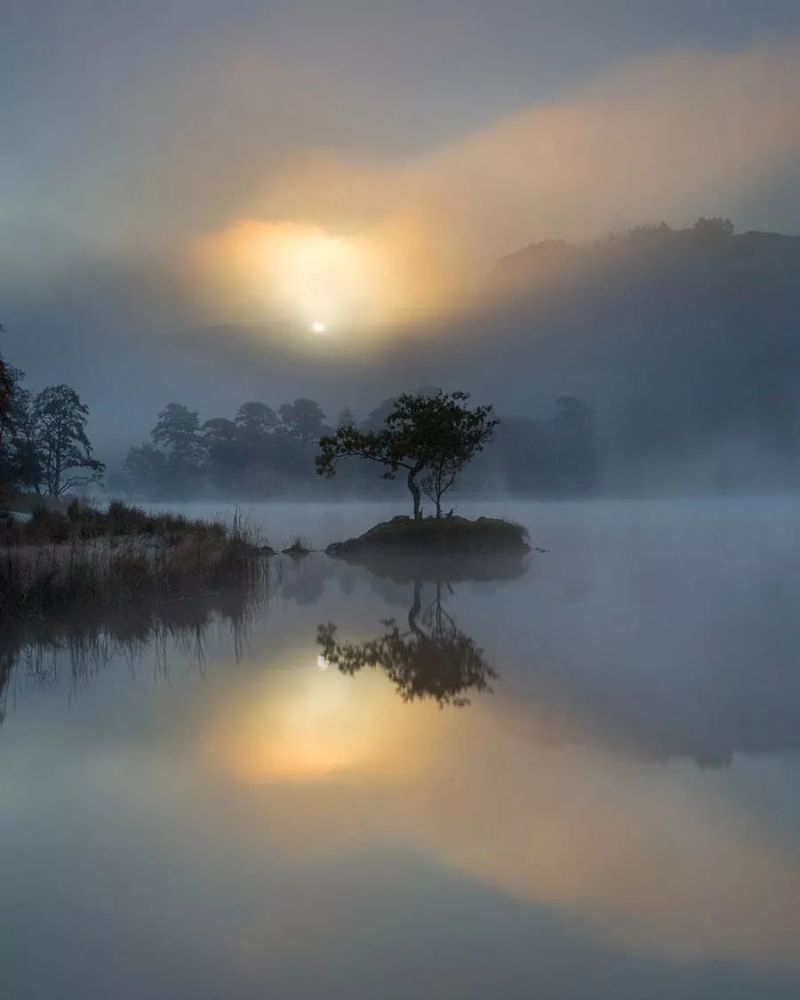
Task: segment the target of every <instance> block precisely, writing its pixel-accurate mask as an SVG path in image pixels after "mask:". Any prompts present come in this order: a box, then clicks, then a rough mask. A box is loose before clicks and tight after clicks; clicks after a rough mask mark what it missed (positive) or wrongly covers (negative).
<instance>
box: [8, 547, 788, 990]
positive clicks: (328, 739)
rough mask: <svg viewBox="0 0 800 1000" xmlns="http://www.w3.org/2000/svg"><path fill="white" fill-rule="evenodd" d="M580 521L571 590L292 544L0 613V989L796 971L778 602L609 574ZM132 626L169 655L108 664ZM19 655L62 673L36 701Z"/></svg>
mask: <svg viewBox="0 0 800 1000" xmlns="http://www.w3.org/2000/svg"><path fill="white" fill-rule="evenodd" d="M593 537H595V538H596V540H597V544H598V545H599V544H600V539H603V538H605V533H598V534H597V535H596V536H593ZM612 541H613V545H612V544H609V547H608V550H604V551H603V558H602V559H601V558H597V559H596V560H594V561H593V564H592V571H593V574H594V577H593V580H594V583H593V586H592V587H591V588H586V587H581V586H579V585H580V584H581V583H582V581H584V580H585V577H586V574H584V573H582V572H581V567H580V562H579V559H578V558H577V557H575V558H572V557H570V558H568V559H567V558H563V557H561V556H559V557H558V558H559V559H561V562H560V563H556V562H555V557H548V559H549V561H548V559H543V560H542V561H540V562H536V561H535V560H534V562H533V564H532V566H531V567H530V569H529V571H528V572H526V573H525V575H524V576H522V575H521V573H520V567H508V566H506V567H504V568H503V567H500V570H501V571H500V572H499V576H498V578H494V579H487V573H488V570H487V569H486V567H485V566H484V567H483V568H480V567H479V569H480V572H475V568H474V567H469V566H468V565H464V564H463V563H462V564H461V565H454V566H448V567H447V572H445V571H444V569H443V568H442V567H441V565H438V566H431V565H428V566H425V565H424V564H423V565H420V564H416V565H412V564H397V563H396V562H395V563H393V564H392V565H391V566H390V567H388V568H387V567H381V566H375V565H372V566H369V567H360V566H353V565H347V564H342V563H337V562H335V561H333V560H330V559H327V558H325V557H324V556H321V555H314V556H311V557H309V558H308V559H306V560H303V561H302V562H292V561H291V560H288V559H286V560H280V561H277V562H276V564H275V566H274V572H273V575H272V582H271V587H270V590H269V592H268V593H264V594H262V595H260V596H258V599H257V600H256V599H255V598H254V597H252V596H247V595H245V594H241V593H230V594H218V595H204V596H200V597H198V598H197V600H196V601H194V602H181V603H180V604H179V605H177V606H176V607H175V608H172V609H169V610H168V609H150V611H148V610H147V609H142V610H141V611H139V612H137V613H136V614H135V615H131V614H127V615H125V616H123V619H122V620H119V621H116V622H115V621H113V620H107V621H105V622H102V623H98V622H95V623H88V624H89V625H90V627H89V629H88V631H87V630H86V629H85V628H84V626H85V625H86V624H87V623H86V622H83V623H81V622H77V621H73V622H71V623H61V624H58V623H53V624H51V625H48V626H46V627H45V625H43V624H42V623H35V624H31V625H30V626H28V627H27V630H26V631H19V632H18V633H17V634H16V635H14V636H9V635H8V634H7V633H4V635H3V640H4V641H5V640H9V641H8V642H7V643H6V646H5V653H4V656H3V657H2V658H0V686H3V685H4V686H5V688H6V690H7V691H9V690H13V689H15V685H16V682H15V679H14V678H15V676H17V677H20V678H24V677H31V678H32V680H35V681H36V684H37V690H36V696H35V697H31V698H29V699H26V700H25V702H24V705H23V703H22V701H21V700H20V702H19V708H20V710H19V711H16V712H14V713H10V712H9V714H8V717H7V720H6V724H5V725H4V727H3V729H2V730H1V731H0V746H1V747H2V755H3V767H2V769H0V884H2V885H3V890H4V901H6V910H7V912H8V914H9V920H8V924H9V929H8V930H6V929H5V928H4V927H2V917H0V931H2V933H0V964H1V965H2V967H3V969H4V976H5V978H6V979H7V978H8V977H9V976H10V980H11V983H12V992H11V995H12V996H14V995H26V996H27V995H30V996H34V997H39V996H41V997H49V996H59V995H62V994H65V993H74V992H76V990H78V986H77V984H79V983H82V982H84V981H85V970H86V969H87V968H89V967H91V968H92V969H94V970H96V974H97V984H98V985H97V988H96V989H95V988H94V986H93V985H92V984H89V986H88V988H86V989H85V990H84V993H83V995H85V996H86V997H87V1000H99V998H100V997H106V996H115V997H116V996H119V997H123V996H134V995H136V996H140V995H148V996H153V997H158V998H161V997H166V996H174V995H177V994H180V995H187V996H188V995H191V996H197V997H201V998H202V1000H211V997H213V996H222V995H225V996H226V997H230V998H231V1000H249V998H250V997H253V996H261V995H264V993H265V991H266V992H271V993H275V995H277V996H286V997H289V996H303V997H312V996H313V997H318V996H323V995H324V996H326V997H330V998H335V1000H343V998H345V997H346V998H348V1000H353V998H358V1000H361V998H362V997H364V998H366V997H367V996H370V997H372V996H381V997H387V998H389V997H391V1000H400V998H402V997H406V996H409V995H416V996H437V997H442V998H446V1000H455V998H458V1000H464V998H467V997H469V998H470V1000H473V998H475V1000H477V998H479V997H480V998H483V997H485V996H500V995H502V996H517V995H532V994H533V993H534V992H535V993H536V994H537V995H541V996H543V997H553V998H555V997H562V996H569V997H575V998H576V1000H577V998H580V1000H590V998H591V1000H594V998H599V997H603V998H615V1000H616V998H617V997H621V996H625V997H629V998H638V997H643V996H647V997H653V998H658V1000H671V997H673V996H692V997H698V998H699V997H704V998H705V997H708V998H712V997H713V998H716V997H719V996H736V997H738V998H742V1000H744V998H746V1000H750V998H752V997H759V998H761V997H770V998H777V997H781V1000H789V998H793V997H794V996H796V995H797V985H798V982H799V981H800V959H798V950H797V944H796V942H797V936H798V934H800V846H799V845H800V810H798V808H797V805H796V804H797V802H798V801H799V800H798V795H797V766H796V764H797V762H796V757H793V756H792V755H791V754H788V753H786V752H785V748H786V747H790V746H797V745H798V743H799V742H800V708H798V705H799V704H800V702H798V700H797V699H796V698H794V697H793V692H796V691H797V682H796V679H795V678H796V672H795V671H794V670H793V669H792V668H793V666H794V661H793V660H792V661H791V662H790V660H789V656H788V654H789V652H790V651H791V649H792V648H796V644H795V643H794V642H793V639H794V638H795V637H796V634H797V633H796V623H795V621H794V619H790V618H789V616H788V615H787V616H786V618H785V621H784V619H783V617H780V616H778V615H776V612H775V607H776V605H775V602H774V600H773V599H772V598H771V599H770V600H771V603H770V604H767V603H764V602H761V603H759V593H760V590H759V587H758V586H757V581H756V584H754V583H753V579H752V577H751V578H750V579H749V580H748V579H747V578H743V577H741V576H738V577H737V576H735V575H734V574H730V573H727V572H726V573H719V574H716V575H714V577H713V579H712V578H711V577H710V576H709V577H708V578H707V582H708V586H705V585H703V584H704V581H703V579H702V578H701V577H699V576H698V574H697V573H696V572H695V568H694V567H692V566H690V567H689V568H688V570H687V571H686V574H685V575H686V577H687V580H684V579H683V578H681V579H680V580H679V581H677V582H676V585H675V587H674V589H670V590H669V591H665V589H664V588H665V585H664V582H663V574H661V573H660V570H659V567H660V566H661V565H662V564H661V563H659V561H658V559H656V558H650V557H649V558H648V565H647V569H648V574H647V576H646V577H645V578H644V579H643V580H637V581H636V585H635V586H633V585H632V584H631V583H630V580H631V574H630V572H629V568H628V567H626V566H624V567H621V565H620V560H621V557H620V556H618V562H617V563H614V561H613V558H612V557H613V554H614V553H615V552H617V553H619V551H620V550H621V547H620V545H619V544H618V540H612ZM554 548H555V546H554ZM580 549H581V551H583V550H584V549H585V546H584V545H581V546H580ZM495 569H496V568H495ZM657 570H658V571H659V577H658V580H659V582H658V587H656V588H655V589H654V590H652V591H650V590H648V580H651V579H652V578H653V577H654V575H655V573H656V571H657ZM522 571H523V572H524V571H525V567H522ZM764 572H765V573H766V571H764ZM564 580H568V581H572V580H574V581H575V583H576V586H575V587H574V588H571V589H570V591H569V593H570V595H571V602H570V603H565V602H564V600H563V594H564V587H563V586H562V584H563V582H564ZM742 581H744V582H742ZM678 582H679V583H680V586H678ZM623 584H624V586H623ZM734 584H735V585H736V586H737V587H740V588H741V598H742V599H741V600H738V601H733V600H732V592H731V588H732V587H733V586H734ZM651 586H654V585H651ZM692 587H693V588H694V589H692ZM665 593H666V594H668V596H669V597H670V601H669V602H668V603H666V604H665V602H664V601H663V599H662V598H663V597H664V595H665ZM737 593H738V591H734V592H733V596H736V594H737ZM715 595H716V596H715ZM745 596H746V597H747V598H748V600H747V601H745V600H744V597H745ZM796 596H798V595H797V590H796V587H795V588H794V589H789V590H787V596H786V599H785V604H786V607H787V608H788V606H789V604H790V603H791V601H794V598H795V597H796ZM790 598H791V601H790ZM795 603H796V602H795ZM781 607H783V605H781ZM731 608H732V609H733V610H732V611H731V610H730V609H731ZM748 609H749V610H748ZM390 616H391V620H390V622H389V623H388V624H384V625H383V626H382V627H381V626H379V625H377V623H379V622H381V621H384V622H385V621H386V619H387V618H389V617H390ZM665 617H666V618H668V619H669V622H668V627H666V626H664V625H662V622H663V621H664V619H665ZM320 621H326V622H329V623H336V624H335V625H332V624H328V625H324V626H322V627H321V628H320V629H319V631H318V632H316V633H315V628H316V626H317V623H319V622H320ZM742 629H746V630H747V631H748V632H752V639H751V640H750V643H749V644H748V643H746V642H744V641H743V636H742ZM769 636H772V644H771V645H770V646H768V645H767V644H766V642H765V639H766V638H767V637H769ZM89 638H91V642H89V641H88V639H89ZM37 643H38V645H37ZM756 646H760V648H761V649H762V660H763V659H764V657H765V656H767V659H768V660H769V663H767V664H766V665H765V664H764V663H763V662H759V663H758V664H755V663H754V664H753V665H752V667H750V666H749V665H748V664H749V663H750V659H751V654H752V652H753V650H754V649H755V648H756ZM154 647H155V648H157V649H159V648H160V650H161V651H160V652H159V654H158V655H159V657H161V658H162V659H163V660H164V662H169V663H170V664H171V666H170V675H169V678H168V680H169V683H158V684H153V685H148V684H146V683H142V680H143V678H142V675H143V674H144V671H142V670H138V667H137V671H138V675H137V676H136V677H133V676H129V672H128V670H127V669H126V668H127V666H128V664H129V660H130V656H131V655H132V654H131V650H137V649H141V650H142V652H143V653H144V651H145V650H152V649H153V648H154ZM88 650H94V652H92V654H91V656H87V651H88ZM764 650H766V653H765V652H764ZM767 654H768V655H767ZM784 654H786V655H784ZM37 657H38V658H39V659H38V661H37ZM71 657H72V659H71ZM320 657H321V658H322V659H319V658H320ZM723 660H724V671H723ZM37 662H38V663H39V665H40V669H39V670H38V679H37V676H36V672H35V671H34V666H35V664H36V663H37ZM90 662H93V663H95V664H97V665H101V666H103V667H108V669H102V670H100V669H99V667H98V669H94V668H91V667H89V666H87V664H88V663H90ZM51 663H55V664H56V665H59V664H60V665H61V667H62V668H63V667H68V668H69V669H62V670H61V672H62V674H64V675H66V676H68V677H69V678H72V679H73V683H75V679H77V680H81V679H85V680H88V679H89V678H91V680H92V683H91V684H88V683H87V684H84V685H83V687H82V688H81V695H82V696H81V698H79V699H74V700H73V701H72V703H71V705H70V708H69V711H67V710H65V702H64V698H63V697H62V695H63V691H61V690H60V689H59V688H58V686H57V685H56V684H50V683H49V681H50V680H52V679H53V677H54V674H53V671H50V672H48V671H49V669H50V664H51ZM81 664H83V665H84V666H81ZM198 664H200V665H202V666H203V670H202V671H198V670H197V665H198ZM320 664H322V665H325V666H327V667H328V669H326V670H320V669H319V665H320ZM115 668H116V669H115ZM54 669H55V668H54ZM495 669H497V671H498V674H499V677H498V676H496V675H495ZM351 674H357V675H358V676H357V678H356V679H354V678H353V677H352V676H350V675H351ZM145 679H146V678H145ZM40 681H41V684H40ZM490 684H491V686H492V687H493V688H494V694H493V696H492V697H485V698H484V697H478V696H475V697H472V696H473V695H475V694H476V693H477V692H480V691H488V690H489V685H490ZM398 694H399V695H400V697H398ZM7 697H8V696H7ZM467 698H471V707H470V709H469V710H468V711H440V710H439V706H440V705H442V704H444V705H452V704H461V703H462V700H464V699H467ZM23 709H24V710H23ZM770 721H771V722H772V724H773V730H777V733H776V732H773V734H772V735H770V734H769V733H768V731H767V727H768V723H769V722H770ZM776 736H777V738H776ZM711 749H718V750H719V753H715V755H714V757H713V759H714V760H715V761H716V760H723V759H724V760H725V761H726V763H729V764H730V766H729V767H728V768H727V769H721V768H714V769H700V768H698V767H697V766H696V765H695V763H694V760H696V759H703V760H708V759H709V752H710V750H711ZM655 750H657V751H658V753H655ZM736 750H742V751H745V752H743V753H735V754H734V751H736ZM756 750H758V751H761V752H760V753H759V755H755V754H754V751H756ZM767 751H769V752H767ZM692 758H694V760H693V759H692ZM54 886H56V887H57V891H56V890H54V888H53V887H54ZM110 898H111V899H114V900H121V901H122V904H124V905H122V904H121V905H115V906H114V907H113V908H110V907H109V904H108V900H109V899H110ZM42 901H44V904H45V905H43V903H42ZM76 907H79V909H80V913H81V916H82V919H81V921H76V920H75V919H74V913H75V910H76ZM43 911H45V912H43ZM12 918H13V919H12ZM48 920H49V921H50V922H49V923H48V922H47V921H48ZM76 927H79V930H75V928H76ZM43 934H44V935H46V937H47V941H48V949H47V962H40V961H39V958H40V955H39V953H38V951H37V946H36V944H35V942H36V941H38V940H41V939H42V935H43ZM474 941H481V942H482V944H485V945H486V948H488V949H489V950H490V951H491V954H492V955H493V956H497V955H498V954H500V955H501V957H502V961H497V962H494V963H488V962H486V960H485V957H484V956H485V954H486V950H485V949H484V948H481V949H475V948H472V947H470V942H474ZM31 942H32V943H31ZM98 942H101V945H102V946H101V947H98ZM431 942H433V944H431ZM26 949H27V950H26ZM501 949H502V950H501ZM398 955H400V956H402V957H401V958H398ZM26 956H27V959H26ZM405 956H412V958H413V961H408V962H406V959H405ZM159 963H160V964H159ZM398 963H402V964H403V967H402V974H400V972H398V973H397V975H395V974H394V973H395V971H396V970H398V968H399V965H398ZM31 970H33V972H31ZM620 970H622V971H620ZM48 976H50V979H49V980H48ZM145 976H146V977H147V978H148V982H147V983H145V982H144V981H143V980H144V978H145ZM31 977H32V978H33V980H34V981H35V983H36V988H34V989H32V990H31V991H30V992H29V993H25V992H24V990H18V994H15V993H14V989H13V988H14V987H17V985H18V984H23V985H27V983H28V982H29V980H30V978H31ZM498 977H499V978H498ZM503 977H505V978H503ZM130 984H134V985H133V986H132V985H130ZM209 984H213V985H209ZM78 991H79V990H78Z"/></svg>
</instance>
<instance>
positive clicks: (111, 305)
mask: <svg viewBox="0 0 800 1000" xmlns="http://www.w3.org/2000/svg"><path fill="white" fill-rule="evenodd" d="M797 93H800V5H798V4H797V3H795V2H791V0H783V2H765V3H760V4H754V3H752V2H751V0H747V2H746V0H727V2H723V0H706V2H704V3H702V4H698V3H696V2H689V0H672V2H670V3H663V2H650V0H639V2H633V0H629V2H623V0H602V2H601V0H595V2H578V0H493V2H487V0H480V2H479V0H439V2H410V0H409V2H402V0H391V2H390V0H319V2H315V0H291V2H268V0H261V2H255V0H228V2H226V3H224V4H223V3H219V2H216V0H214V2H212V0H173V2H169V0H160V2H151V0H136V2H127V0H117V2H115V3H113V4H109V3H107V2H91V0H84V2H81V0H5V2H4V3H3V30H2V33H0V113H2V119H3V127H2V137H1V138H0V143H1V145H0V227H2V232H3V236H4V238H3V239H2V241H0V265H1V267H0V303H2V305H0V308H2V310H3V315H2V316H0V320H2V322H3V323H4V325H5V326H6V327H7V329H8V334H7V339H6V353H7V354H8V355H9V357H10V358H11V359H12V360H15V361H17V363H18V364H20V365H21V366H22V367H24V368H25V369H26V370H27V371H28V373H29V376H30V378H31V380H32V381H33V382H34V383H37V382H40V381H42V380H45V381H61V380H64V381H71V382H73V383H77V382H79V381H82V383H83V386H84V389H83V391H84V393H85V395H86V396H87V398H89V400H90V402H96V403H97V404H98V405H99V406H100V408H101V410H102V409H103V408H105V411H106V412H109V413H110V412H111V409H110V408H109V406H108V405H107V400H108V399H109V398H118V396H119V392H120V391H122V390H123V389H124V388H125V386H127V385H130V384H131V383H132V382H135V381H136V380H137V379H140V378H145V377H146V376H147V373H148V372H149V373H150V375H149V377H147V381H148V386H147V393H146V396H147V404H148V405H151V400H150V397H151V396H152V399H153V400H155V398H156V397H158V395H159V393H161V392H162V390H163V391H167V387H168V386H169V385H171V384H174V374H173V372H172V371H167V367H169V366H168V365H166V362H164V360H163V358H162V357H161V356H160V355H159V353H158V352H159V351H160V350H162V348H163V345H162V344H161V343H160V342H161V341H163V340H169V339H170V338H172V337H173V336H174V334H176V333H178V334H181V335H182V336H181V338H180V341H179V346H177V347H175V346H174V344H172V345H171V346H170V350H172V351H173V353H174V351H177V352H178V353H177V356H178V357H179V359H180V364H181V367H182V371H184V372H185V374H186V384H187V391H188V393H189V395H191V394H192V392H195V394H196V395H206V394H207V390H206V388H205V385H206V383H207V382H208V379H209V375H208V373H204V370H203V369H204V361H203V357H202V351H200V352H197V351H192V349H191V347H187V346H186V345H187V340H186V338H185V337H184V336H183V334H185V332H186V331H187V330H193V329H195V328H203V327H209V326H221V325H225V326H226V327H227V326H230V327H231V328H235V330H234V332H231V333H230V337H231V338H233V339H235V338H238V337H240V336H241V337H243V338H245V339H247V338H250V339H251V340H252V337H253V336H254V335H253V333H252V330H253V328H258V330H259V333H258V334H257V335H256V336H257V340H258V344H257V347H258V348H259V349H260V350H261V355H262V356H263V358H264V359H265V362H264V363H265V365H267V367H268V358H269V354H270V351H272V350H274V349H276V344H277V343H278V342H279V341H280V344H281V345H282V346H281V350H283V349H284V348H285V346H286V340H287V338H288V339H289V342H291V341H292V338H293V337H295V339H296V343H295V344H294V347H296V350H297V356H298V358H299V363H298V369H297V371H298V374H297V378H296V379H295V380H294V381H293V383H292V386H291V387H290V388H292V389H295V388H296V389H297V391H298V393H299V392H300V389H301V387H302V386H301V383H302V373H303V365H304V361H303V359H304V358H306V359H307V358H308V356H309V352H311V353H313V352H314V351H315V350H316V348H315V347H314V342H313V338H312V339H311V340H310V339H309V333H310V331H312V327H313V325H314V324H315V323H316V324H317V327H319V325H320V324H322V325H324V326H325V328H326V330H325V336H326V338H328V339H330V338H338V339H335V340H334V343H335V344H337V345H338V346H337V347H335V348H334V351H335V352H338V353H337V355H336V356H337V358H338V359H339V360H341V359H344V360H348V359H349V360H350V361H353V359H354V357H355V358H361V357H362V354H363V351H364V350H371V349H373V348H374V346H375V344H376V343H379V344H380V345H381V346H382V348H384V349H385V348H386V345H387V344H390V345H391V344H393V343H395V342H396V343H401V341H402V337H406V336H409V335H408V333H407V331H408V330H409V329H410V328H411V327H413V328H414V329H415V330H417V331H423V333H422V335H423V336H424V330H425V319H426V317H427V316H429V315H431V314H432V313H435V312H440V311H442V310H446V309H452V308H453V307H454V306H455V305H456V304H458V303H460V302H463V301H464V300H465V298H466V297H467V296H468V294H469V291H470V289H471V288H472V287H473V286H474V283H475V281H476V280H478V279H479V277H480V276H482V275H484V274H485V273H488V272H489V271H490V270H491V267H492V266H493V262H494V261H495V260H496V258H497V257H498V256H500V255H502V254H503V253H508V252H511V251H513V250H515V249H519V248H520V247H522V246H524V245H526V244H527V243H530V242H532V241H534V240H539V239H546V238H559V237H564V238H568V239H574V240H588V239H592V238H596V237H599V236H601V235H603V234H604V233H606V232H608V231H610V230H619V229H624V228H626V227H628V226H633V225H636V224H639V223H644V222H658V221H660V220H661V219H666V221H668V222H670V223H671V224H673V225H685V224H688V223H689V222H691V221H692V220H693V219H694V218H696V217H697V216H698V215H701V214H703V215H715V214H720V215H726V216H730V217H731V218H733V219H734V221H735V222H736V223H737V226H738V227H739V228H740V229H748V228H759V229H776V230H780V231H783V232H798V231H800V198H799V197H798V194H797V191H798V185H797V183H796V182H797V180H798V173H800V170H798V166H799V165H800V135H799V134H798V133H799V132H800V126H799V124H798V117H799V116H798V102H797V97H796V94H797ZM265 328H266V329H267V330H268V332H267V333H264V329H265ZM236 330H238V331H241V330H249V331H250V332H244V333H237V332H235V331H236ZM278 330H279V331H280V333H279V334H278V333H276V331H278ZM269 331H272V332H269ZM190 342H191V341H189V343H190ZM197 343H198V344H199V343H200V340H198V341H197ZM154 345H158V346H154ZM240 346H241V345H240V344H238V343H237V344H235V345H234V344H232V350H231V355H232V356H234V355H236V353H237V351H238V350H239V348H240ZM250 346H251V347H252V344H251V345H250ZM325 350H326V351H330V350H331V348H329V347H327V346H326V347H325ZM251 356H252V352H251V353H250V354H249V355H248V357H251ZM87 357H91V359H92V363H91V365H87ZM317 360H318V359H317ZM170 364H174V357H173V360H172V361H171V362H170ZM162 365H164V366H166V367H164V371H163V379H161V380H160V379H159V377H158V376H157V375H155V374H154V373H153V369H154V367H155V366H162ZM115 366H116V367H115ZM226 377H228V378H229V380H230V384H229V385H228V387H227V389H225V391H224V392H223V393H222V395H223V396H225V394H226V393H227V394H228V395H229V396H231V398H232V397H233V396H234V395H235V394H236V392H240V391H245V388H249V385H248V384H247V379H248V374H247V373H246V372H244V373H243V372H240V373H239V374H236V373H235V372H234V371H233V369H231V372H229V373H228V375H227V376H226ZM315 377H316V376H315ZM282 379H283V376H282ZM283 380H284V381H285V379H283ZM417 381H418V382H424V381H426V380H425V378H423V377H420V378H419V379H418V380H417ZM162 383H163V384H162ZM109 386H117V388H116V389H112V390H111V391H110V392H109ZM192 386H195V387H196V388H195V389H192ZM270 388H271V389H273V388H274V389H275V391H277V386H275V387H270ZM309 394H310V390H309ZM153 405H156V404H155V403H154V402H153Z"/></svg>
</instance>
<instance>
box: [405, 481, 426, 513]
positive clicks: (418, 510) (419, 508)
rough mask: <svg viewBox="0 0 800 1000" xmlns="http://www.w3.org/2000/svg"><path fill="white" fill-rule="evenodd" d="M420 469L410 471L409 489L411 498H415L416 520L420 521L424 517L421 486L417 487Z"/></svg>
mask: <svg viewBox="0 0 800 1000" xmlns="http://www.w3.org/2000/svg"><path fill="white" fill-rule="evenodd" d="M418 472H419V469H409V472H408V479H407V480H406V482H407V483H408V488H409V489H410V490H411V496H412V497H413V498H414V520H415V521H419V520H420V518H421V517H422V504H421V501H420V492H419V486H417V473H418Z"/></svg>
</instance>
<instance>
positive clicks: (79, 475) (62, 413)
mask: <svg viewBox="0 0 800 1000" xmlns="http://www.w3.org/2000/svg"><path fill="white" fill-rule="evenodd" d="M88 416H89V408H88V406H86V405H85V404H84V403H82V402H81V399H80V396H79V395H78V393H77V392H75V390H74V389H71V388H70V387H69V386H68V385H53V386H50V387H49V388H47V389H43V390H42V392H40V393H39V394H38V396H36V398H35V399H34V401H33V432H34V436H35V442H36V451H37V454H38V458H39V462H40V470H41V480H40V482H41V485H43V486H44V488H45V489H46V490H47V492H48V494H49V495H50V496H54V497H60V496H62V495H63V494H64V493H67V492H68V491H69V490H71V489H74V487H76V486H86V485H88V484H89V483H96V482H98V481H99V480H100V479H101V478H102V475H103V471H104V470H105V466H104V465H103V463H102V462H99V461H97V459H96V458H94V457H93V455H92V446H91V444H90V443H89V439H88V437H87V436H86V421H87V419H88Z"/></svg>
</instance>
